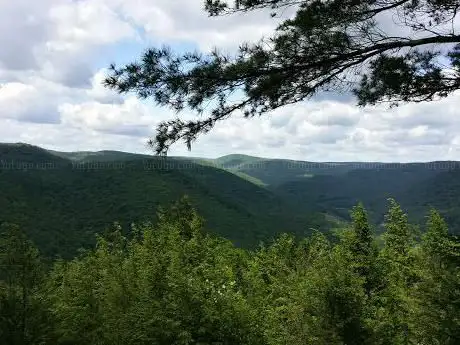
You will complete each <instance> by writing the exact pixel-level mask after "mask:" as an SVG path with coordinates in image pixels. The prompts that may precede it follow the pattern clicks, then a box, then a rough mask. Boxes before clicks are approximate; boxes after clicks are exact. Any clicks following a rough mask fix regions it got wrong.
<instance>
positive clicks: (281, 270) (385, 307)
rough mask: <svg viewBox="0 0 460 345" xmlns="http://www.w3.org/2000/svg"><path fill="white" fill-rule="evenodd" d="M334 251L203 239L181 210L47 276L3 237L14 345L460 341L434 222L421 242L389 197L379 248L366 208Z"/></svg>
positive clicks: (453, 260)
mask: <svg viewBox="0 0 460 345" xmlns="http://www.w3.org/2000/svg"><path fill="white" fill-rule="evenodd" d="M351 218H352V222H351V223H350V224H349V225H347V226H345V227H344V228H342V229H341V230H340V231H338V232H337V238H336V240H334V241H331V240H328V239H327V238H326V237H325V236H324V235H323V234H322V233H321V232H319V231H318V232H315V233H314V234H313V235H311V236H310V237H307V238H303V239H296V238H294V237H293V236H291V235H287V234H284V235H281V236H279V237H278V238H277V239H275V240H274V241H273V242H271V243H268V244H265V245H261V246H260V247H259V248H258V249H257V250H251V251H249V250H244V249H240V248H236V247H234V246H233V245H232V244H231V242H230V241H228V240H224V239H223V238H220V237H214V236H211V235H209V234H207V233H205V232H204V231H203V228H202V226H203V220H202V218H201V217H200V216H199V215H198V214H197V213H196V211H195V210H194V209H193V207H191V205H190V204H188V203H186V202H184V201H181V202H179V203H177V204H176V205H173V206H172V207H171V209H170V210H166V211H162V212H161V214H160V217H159V219H160V220H159V222H158V223H156V224H143V225H139V226H134V227H133V231H132V234H131V235H130V236H129V238H127V237H124V236H123V234H122V232H121V231H120V227H119V226H117V225H115V226H114V227H113V229H112V231H111V232H109V233H107V234H106V235H104V236H99V237H98V241H97V246H96V247H95V248H94V249H92V250H87V251H84V252H82V253H81V254H80V255H79V256H78V257H77V258H75V259H74V260H71V261H62V260H58V261H56V262H55V263H54V265H52V267H51V268H50V269H48V270H45V269H44V266H43V264H42V261H41V259H40V257H39V255H38V251H37V250H36V249H35V248H34V246H33V244H32V243H31V242H30V241H29V240H27V238H25V236H24V235H23V234H22V232H21V231H20V229H18V228H17V227H16V226H13V225H6V226H5V228H4V229H3V230H4V235H3V237H1V238H0V310H1V311H2V313H1V314H0V339H2V344H5V345H22V344H28V345H30V344H37V345H38V344H47V345H49V344H59V345H61V344H62V345H64V344H66V345H69V344H72V345H79V344H82V345H83V344H84V345H86V344H97V345H113V344H123V345H130V344H133V345H144V344H145V345H151V344H159V345H163V344H164V345H170V344H177V345H186V344H187V345H191V344H201V345H207V344H209V345H211V344H228V345H230V344H231V345H233V344H241V345H243V344H248V345H256V344H260V345H284V344H302V345H308V344H312V345H318V344H319V345H343V344H349V345H352V344H356V345H358V344H359V345H363V344H369V345H370V344H372V345H379V344H381V345H387V344H401V345H403V344H427V345H428V344H430V345H431V344H432V345H434V344H443V345H456V344H459V342H460V319H459V315H460V295H459V294H460V274H459V273H460V272H459V267H460V266H459V264H460V254H459V253H460V250H459V242H458V239H456V238H454V237H452V236H450V235H449V234H448V229H447V226H446V224H445V222H444V221H443V219H442V218H441V217H440V215H439V214H438V213H437V212H436V211H432V212H431V213H430V214H429V217H428V219H427V224H426V232H425V234H424V235H423V236H421V237H420V236H419V233H418V231H417V229H416V228H415V227H414V226H412V225H411V224H410V223H409V222H408V220H407V215H406V214H405V213H404V212H403V210H402V209H401V207H400V206H399V205H398V204H397V203H396V202H395V201H394V200H390V203H389V208H388V212H387V215H386V219H385V229H386V232H385V234H384V235H383V237H382V238H381V239H379V238H377V237H376V236H375V235H374V233H373V229H372V227H371V226H370V224H369V222H368V219H367V213H366V210H365V209H364V207H363V206H362V205H358V206H356V207H355V208H354V209H353V210H352V213H351Z"/></svg>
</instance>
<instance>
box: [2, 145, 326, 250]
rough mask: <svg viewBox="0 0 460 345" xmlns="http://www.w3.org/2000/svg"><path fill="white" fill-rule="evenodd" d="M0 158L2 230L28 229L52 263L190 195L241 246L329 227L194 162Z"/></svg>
mask: <svg viewBox="0 0 460 345" xmlns="http://www.w3.org/2000/svg"><path fill="white" fill-rule="evenodd" d="M0 152H1V154H0V161H1V162H2V167H3V168H2V169H0V222H12V223H17V224H18V225H21V226H22V227H23V228H25V230H26V231H27V233H28V234H29V236H30V237H31V238H32V239H33V240H34V241H35V242H36V243H37V245H38V246H39V247H40V248H42V249H43V250H44V251H45V252H46V253H47V254H48V255H63V256H72V255H73V254H74V253H75V251H76V250H77V249H78V248H79V247H85V246H87V245H88V244H92V243H93V242H94V233H96V232H102V231H103V230H104V228H105V227H107V226H109V225H110V224H111V223H112V222H114V221H119V222H121V224H123V225H125V226H128V225H129V224H130V223H131V222H141V221H144V220H154V219H155V213H156V210H157V208H158V206H160V205H163V206H165V205H167V204H169V203H171V202H173V201H176V200H177V199H179V198H181V197H182V196H183V195H188V196H189V198H190V200H191V201H192V203H193V204H194V205H195V206H196V207H197V209H198V211H199V212H200V214H201V215H202V216H203V217H204V218H205V220H206V224H207V228H208V229H209V231H213V232H216V233H217V234H219V235H222V236H224V237H226V238H228V239H230V240H232V241H233V242H234V243H236V244H237V245H241V246H254V245H256V244H257V243H259V241H261V240H269V239H270V238H272V237H273V236H274V235H275V234H277V233H279V232H283V231H290V232H293V233H297V234H299V235H304V234H305V233H307V232H309V231H310V228H311V227H315V228H316V227H320V226H324V225H326V224H327V223H326V221H325V218H324V216H322V215H320V214H310V213H308V212H301V208H299V207H297V206H296V205H295V204H293V203H291V202H289V201H287V200H286V199H283V198H280V197H278V196H277V195H275V194H274V193H273V192H272V191H270V190H268V189H265V188H261V187H260V186H257V185H256V184H254V183H251V182H249V181H247V180H245V179H242V178H240V177H238V176H236V175H235V174H232V173H230V172H227V171H225V170H222V169H218V168H215V167H212V166H206V165H201V164H197V163H196V162H195V161H191V160H187V159H179V158H176V159H175V158H168V159H163V158H157V157H151V156H140V155H132V156H130V154H127V153H118V152H109V151H102V152H92V153H91V152H86V153H80V154H78V153H57V152H50V151H46V150H43V149H41V148H38V147H35V146H31V145H25V144H14V145H11V144H2V145H0ZM3 163H4V164H3ZM302 211H303V210H302Z"/></svg>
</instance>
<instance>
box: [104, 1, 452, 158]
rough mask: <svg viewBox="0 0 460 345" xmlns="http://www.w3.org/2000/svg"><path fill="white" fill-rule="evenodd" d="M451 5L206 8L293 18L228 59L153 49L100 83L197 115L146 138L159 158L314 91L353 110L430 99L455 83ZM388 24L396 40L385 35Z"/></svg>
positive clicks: (221, 4)
mask: <svg viewBox="0 0 460 345" xmlns="http://www.w3.org/2000/svg"><path fill="white" fill-rule="evenodd" d="M459 6H460V1H453V0H446V1H442V0H425V1H423V0H409V1H402V0H371V1H359V0H322V1H319V0H304V1H299V0H235V1H224V0H207V1H205V10H206V11H207V12H208V14H209V15H210V16H223V15H229V14H233V15H236V14H237V13H238V12H249V11H256V10H260V9H268V10H270V11H271V15H272V16H277V15H278V14H279V13H281V11H283V10H285V9H286V8H287V7H294V8H295V9H296V14H295V15H294V16H293V17H292V18H290V19H286V20H285V21H284V22H282V23H281V24H280V25H279V26H278V27H277V29H276V31H275V32H274V34H273V36H272V37H271V38H265V39H262V40H261V41H260V42H258V43H244V44H242V45H241V46H240V48H239V51H238V52H237V53H236V54H235V55H234V56H230V55H227V54H222V53H220V52H219V51H217V50H215V51H213V52H211V53H209V54H202V53H197V52H195V53H186V54H176V53H174V52H173V51H171V50H170V49H169V48H167V47H164V48H160V49H158V48H152V49H148V50H147V51H146V52H145V53H144V54H143V56H142V57H141V59H140V61H138V62H134V63H131V64H128V65H126V66H123V67H117V66H115V65H112V66H111V69H110V74H109V75H108V76H107V78H106V80H105V82H104V84H105V85H106V86H107V87H109V88H112V89H114V90H116V91H118V92H120V93H126V92H135V93H136V94H137V95H138V96H139V97H141V98H150V97H152V98H153V99H154V101H155V102H156V103H157V104H158V105H161V106H168V107H170V108H172V109H173V110H175V111H177V112H180V111H181V110H183V109H184V108H189V109H190V110H192V111H196V112H197V114H200V115H201V114H203V115H204V117H202V118H199V119H197V120H193V121H183V120H181V119H180V118H177V119H175V120H172V121H167V122H163V123H161V124H160V125H159V126H158V128H157V133H156V135H155V137H154V138H153V139H152V140H151V144H152V145H153V146H154V147H155V149H156V152H157V153H158V154H166V153H167V151H168V148H169V147H170V146H171V145H172V144H173V143H175V142H176V141H178V140H184V141H185V143H186V144H187V146H188V148H189V149H190V147H191V143H192V142H193V141H194V140H195V139H196V138H197V136H198V135H199V134H201V133H206V132H208V131H209V130H211V129H212V127H213V126H214V125H215V124H216V122H217V121H220V120H224V119H227V118H228V117H230V116H231V115H232V114H235V113H237V112H241V113H242V114H244V116H245V117H248V118H249V117H253V116H255V115H262V114H264V113H266V112H269V111H271V110H274V109H276V108H279V107H282V106H285V105H288V104H292V103H297V102H300V101H303V100H305V99H308V98H310V97H311V96H313V95H315V94H316V93H318V92H321V91H334V92H346V91H351V92H353V94H354V95H355V96H356V98H357V100H358V105H360V106H365V105H373V104H376V103H379V102H389V103H390V104H391V105H398V104H399V103H401V102H422V101H432V100H435V99H439V98H441V97H445V96H447V95H448V94H449V93H451V92H453V91H455V90H457V89H458V88H459V85H460V78H459V67H460V45H459V44H458V43H460V35H457V34H456V32H455V26H454V21H455V18H456V16H457V9H458V7H459ZM392 21H393V22H394V23H396V24H397V25H399V28H398V30H397V31H398V32H400V34H398V35H394V34H389V33H387V32H386V31H388V30H387V26H388V25H386V24H388V23H390V24H391V25H393V26H394V25H395V24H394V23H391V22H392ZM393 31H394V30H393ZM439 48H443V49H442V50H440V49H439Z"/></svg>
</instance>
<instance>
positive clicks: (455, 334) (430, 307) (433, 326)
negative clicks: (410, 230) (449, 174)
mask: <svg viewBox="0 0 460 345" xmlns="http://www.w3.org/2000/svg"><path fill="white" fill-rule="evenodd" d="M420 269H421V272H420V274H421V276H422V279H421V282H420V283H419V284H418V286H417V288H416V289H415V302H416V305H415V308H414V309H415V310H414V312H415V313H414V315H413V318H414V323H415V324H416V326H417V330H418V340H419V341H420V342H426V343H428V344H446V345H450V344H452V345H453V344H458V343H460V318H459V315H460V245H459V243H458V242H456V241H455V240H454V239H453V238H452V237H451V236H450V235H449V233H448V228H447V225H446V223H445V221H444V220H443V219H442V217H441V216H440V215H439V213H438V212H436V211H434V210H432V211H431V212H430V215H429V218H428V222H427V230H426V233H425V234H424V236H423V241H422V262H421V267H420Z"/></svg>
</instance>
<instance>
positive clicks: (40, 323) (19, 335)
mask: <svg viewBox="0 0 460 345" xmlns="http://www.w3.org/2000/svg"><path fill="white" fill-rule="evenodd" d="M1 230H2V232H1V238H0V339H2V344H5V345H22V344H24V345H25V344H31V345H32V344H34V345H39V344H42V343H43V342H44V341H46V339H47V330H48V327H49V325H48V316H49V315H48V313H47V309H46V308H47V305H46V304H45V303H44V298H43V297H44V296H43V295H42V291H41V290H40V286H41V284H42V283H43V279H44V277H45V276H44V274H45V272H44V267H43V264H42V262H41V259H40V256H39V253H38V251H37V249H36V248H35V247H34V245H33V244H32V243H31V242H30V241H29V240H28V239H27V238H26V236H25V235H24V233H23V232H22V231H20V229H19V228H18V227H17V226H15V225H11V224H5V225H4V226H2V229H1Z"/></svg>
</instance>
